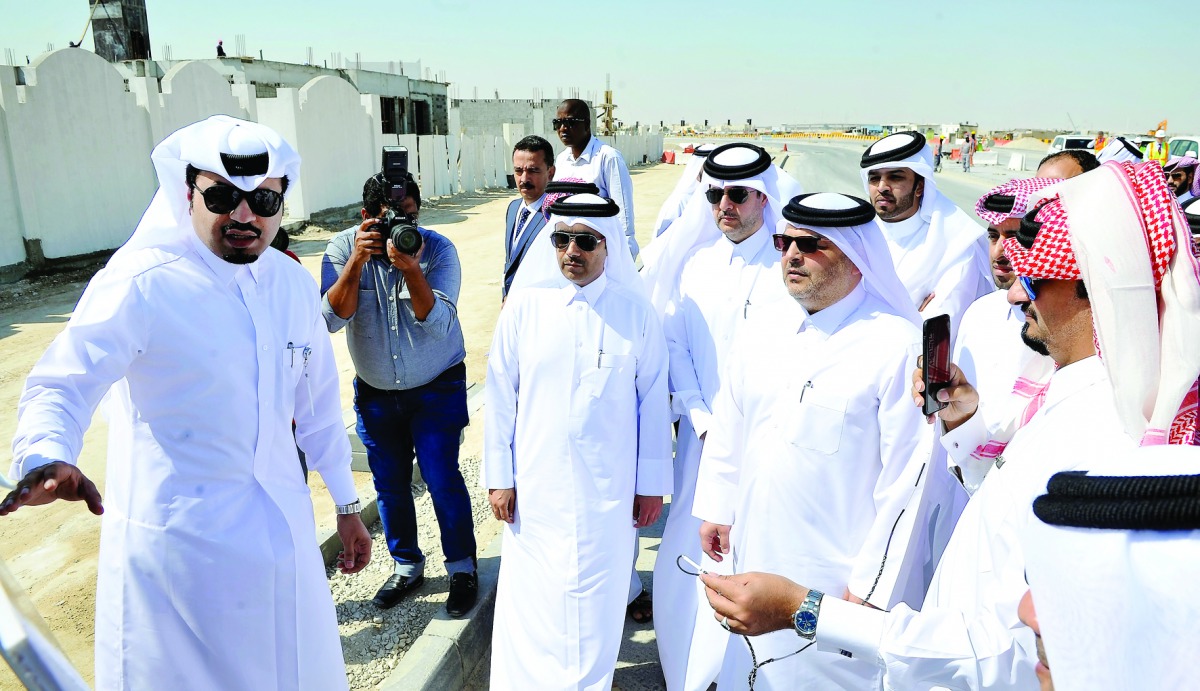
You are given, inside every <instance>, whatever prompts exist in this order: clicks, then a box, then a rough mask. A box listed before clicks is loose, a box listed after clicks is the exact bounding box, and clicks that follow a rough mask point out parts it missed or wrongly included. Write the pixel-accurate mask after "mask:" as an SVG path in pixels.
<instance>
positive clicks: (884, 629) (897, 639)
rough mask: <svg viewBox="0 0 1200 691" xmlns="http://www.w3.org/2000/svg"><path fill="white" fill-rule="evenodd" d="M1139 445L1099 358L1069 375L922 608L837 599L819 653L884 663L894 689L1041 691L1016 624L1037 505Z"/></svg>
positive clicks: (1058, 382) (971, 506)
mask: <svg viewBox="0 0 1200 691" xmlns="http://www.w3.org/2000/svg"><path fill="white" fill-rule="evenodd" d="M1134 446H1135V443H1134V441H1133V439H1131V438H1130V437H1129V436H1128V435H1126V434H1125V433H1124V432H1123V431H1122V426H1121V423H1120V420H1119V419H1118V417H1117V411H1116V406H1115V404H1114V401H1113V389H1112V384H1111V383H1110V382H1109V379H1108V375H1107V373H1106V372H1105V369H1104V364H1103V363H1102V362H1101V361H1100V358H1098V357H1095V356H1093V357H1090V358H1087V359H1084V360H1080V361H1079V362H1076V363H1073V364H1071V365H1068V366H1066V367H1063V368H1062V369H1060V370H1058V371H1057V372H1055V373H1054V375H1053V376H1052V377H1051V379H1050V387H1049V389H1048V390H1047V391H1046V401H1045V404H1044V405H1043V406H1042V407H1041V408H1040V409H1039V410H1038V412H1037V414H1036V415H1035V416H1034V417H1033V418H1032V419H1031V420H1030V421H1029V423H1028V424H1026V425H1025V426H1024V427H1022V428H1021V429H1020V431H1019V432H1018V433H1017V435H1016V436H1015V437H1013V440H1012V443H1011V444H1009V446H1008V448H1007V449H1006V450H1005V454H1004V456H1005V462H1004V463H1003V464H997V467H995V468H993V469H992V470H991V472H989V473H988V475H987V477H986V478H985V479H984V481H983V484H982V485H981V486H980V488H979V490H978V491H977V492H976V493H975V494H974V495H973V496H972V497H971V501H970V502H969V503H968V504H967V508H966V510H965V511H963V514H962V516H961V517H960V518H959V522H958V526H957V527H956V528H955V530H954V535H953V536H952V537H951V538H950V543H949V545H947V547H946V551H945V553H944V554H943V555H942V561H941V563H940V564H939V565H938V570H937V573H936V574H935V575H934V579H933V583H932V584H931V586H930V589H929V594H928V595H927V596H926V598H925V604H924V606H923V607H922V609H921V611H919V612H918V611H913V609H912V608H910V607H908V606H907V605H900V606H898V607H896V608H894V609H893V610H892V611H890V612H880V611H875V610H869V609H866V608H864V607H855V606H853V605H850V604H848V603H840V602H836V601H834V602H830V600H829V599H828V598H826V600H825V602H824V603H822V606H821V614H820V618H819V620H818V622H817V637H816V638H817V645H818V648H819V649H821V650H831V651H836V650H839V649H841V650H848V651H851V652H852V653H854V654H855V656H857V657H862V658H864V659H867V660H877V661H878V664H879V665H880V667H881V668H882V669H884V670H885V678H884V681H885V684H886V686H887V688H896V689H943V688H952V689H985V688H986V689H1036V688H1037V687H1038V682H1037V678H1036V676H1035V675H1034V665H1035V664H1036V663H1037V652H1036V650H1035V648H1034V636H1033V632H1032V631H1031V630H1030V629H1029V628H1028V627H1026V626H1025V625H1024V624H1021V623H1020V621H1019V620H1018V619H1017V605H1018V603H1019V602H1020V600H1021V597H1022V596H1023V595H1024V594H1025V591H1026V590H1028V589H1029V585H1028V584H1027V583H1026V581H1025V558H1024V552H1023V550H1022V547H1021V540H1022V538H1023V537H1024V531H1025V530H1026V526H1027V525H1028V524H1029V522H1030V521H1031V520H1032V519H1033V509H1032V504H1033V500H1034V498H1035V497H1037V496H1038V495H1040V494H1042V493H1043V492H1045V490H1046V482H1047V481H1048V480H1049V479H1050V476H1051V475H1053V474H1055V473H1057V472H1062V471H1068V470H1074V469H1076V468H1086V467H1088V464H1089V463H1090V462H1091V461H1092V459H1094V458H1097V457H1104V456H1107V455H1109V454H1112V453H1113V452H1114V451H1120V450H1121V449H1130V448H1133V447H1134ZM1051 665H1053V662H1052V663H1051Z"/></svg>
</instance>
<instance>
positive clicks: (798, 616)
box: [792, 590, 825, 641]
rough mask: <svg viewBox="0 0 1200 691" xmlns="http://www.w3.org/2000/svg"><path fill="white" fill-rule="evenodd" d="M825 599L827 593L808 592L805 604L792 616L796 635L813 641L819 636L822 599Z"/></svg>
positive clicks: (818, 591)
mask: <svg viewBox="0 0 1200 691" xmlns="http://www.w3.org/2000/svg"><path fill="white" fill-rule="evenodd" d="M823 597H825V593H822V592H821V591H820V590H810V591H808V596H807V597H805V598H804V602H802V603H800V609H798V610H796V613H795V614H793V615H792V626H794V627H795V628H796V633H797V634H798V635H799V636H800V637H801V638H804V639H806V640H810V641H811V640H812V639H813V638H814V637H816V635H817V617H818V616H820V614H821V598H823Z"/></svg>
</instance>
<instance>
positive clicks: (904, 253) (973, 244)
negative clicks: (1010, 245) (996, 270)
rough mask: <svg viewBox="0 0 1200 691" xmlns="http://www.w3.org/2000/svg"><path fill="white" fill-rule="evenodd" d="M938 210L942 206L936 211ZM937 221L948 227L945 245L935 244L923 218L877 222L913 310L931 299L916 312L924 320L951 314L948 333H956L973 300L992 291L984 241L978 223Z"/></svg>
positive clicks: (959, 218) (955, 218)
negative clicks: (931, 296)
mask: <svg viewBox="0 0 1200 691" xmlns="http://www.w3.org/2000/svg"><path fill="white" fill-rule="evenodd" d="M939 208H941V207H939ZM935 218H936V219H937V221H938V222H940V223H943V224H946V225H948V226H953V228H954V231H955V232H954V233H953V234H951V235H950V238H951V240H950V241H949V242H948V243H944V244H943V243H942V242H935V241H934V240H932V239H931V238H930V237H929V235H930V232H929V231H930V220H928V219H927V218H926V217H925V216H924V215H923V214H921V213H916V214H914V215H913V216H912V217H910V218H907V219H905V220H903V221H897V222H895V223H886V222H884V221H878V224H879V227H880V228H882V229H883V237H884V238H885V239H886V240H887V244H888V249H889V250H890V251H891V253H892V263H893V265H894V266H895V267H896V275H897V276H899V277H900V282H901V283H903V284H904V287H905V288H906V289H908V297H909V299H911V300H912V302H913V305H914V306H916V307H917V308H918V309H920V308H921V304H922V303H923V302H924V301H925V299H926V298H928V297H929V296H930V295H933V299H931V300H930V301H929V304H928V305H926V306H925V309H923V310H921V317H922V318H924V319H928V318H930V317H933V316H936V315H939V314H948V315H950V333H951V334H952V335H953V334H957V333H958V324H959V322H960V321H961V320H962V316H963V313H964V312H966V311H967V307H969V306H970V305H971V303H972V302H974V301H975V300H976V299H977V298H979V297H981V296H983V295H986V294H987V293H989V292H990V291H992V290H993V289H994V288H995V284H993V283H992V280H991V278H990V277H989V276H988V275H987V274H985V273H984V272H983V268H982V267H986V266H987V264H988V262H987V256H988V254H987V251H988V250H987V236H986V235H984V234H983V229H982V228H980V227H979V225H978V224H976V223H974V222H972V221H971V220H970V219H969V218H967V217H966V215H965V214H963V213H962V212H961V211H958V212H957V213H954V214H952V215H950V216H948V217H943V216H941V215H940V214H938V215H936V216H935Z"/></svg>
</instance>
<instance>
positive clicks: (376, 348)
mask: <svg viewBox="0 0 1200 691" xmlns="http://www.w3.org/2000/svg"><path fill="white" fill-rule="evenodd" d="M388 189H389V186H388V185H387V184H386V182H385V181H384V179H383V177H382V174H378V175H374V176H372V177H370V178H368V179H367V180H366V182H365V183H364V184H363V208H362V212H361V213H362V218H363V221H362V223H361V224H360V225H357V226H352V227H350V228H347V229H346V230H344V231H342V232H341V233H339V234H338V235H336V236H334V238H333V239H332V240H330V241H329V246H328V247H327V248H326V250H325V257H324V258H323V260H322V262H321V289H322V292H323V294H324V300H323V301H322V313H323V314H324V316H325V322H326V324H327V325H328V327H329V331H330V332H335V331H338V330H339V329H342V328H345V329H346V345H347V346H349V349H350V358H351V360H353V361H354V370H355V373H356V376H355V379H354V410H355V412H356V413H357V416H358V425H357V432H358V436H359V438H360V439H362V443H363V446H364V447H366V450H367V463H368V464H369V465H370V467H371V475H372V477H373V478H374V480H375V490H376V492H377V495H378V502H379V519H380V521H381V522H382V523H383V532H384V535H385V536H386V537H387V543H388V551H389V552H390V553H391V556H392V560H393V562H394V565H393V567H392V574H391V575H390V576H389V577H388V579H387V580H386V581H385V582H384V583H383V585H382V586H381V587H380V589H379V591H378V592H377V593H376V594H375V598H374V599H373V600H372V602H373V603H374V604H375V606H376V607H379V608H381V609H388V608H391V607H393V606H395V605H396V604H398V603H399V602H400V601H401V600H402V599H404V597H405V596H406V595H408V594H409V593H410V592H412V591H414V590H416V589H417V588H419V587H421V585H422V584H423V583H424V582H425V555H424V553H423V552H422V551H421V547H420V544H419V543H418V539H417V538H418V532H417V531H418V526H417V514H416V506H415V504H414V503H413V495H412V487H411V485H412V469H413V459H414V457H415V458H416V462H417V464H418V465H419V467H420V469H421V477H422V478H423V479H424V481H425V484H426V485H427V486H428V487H429V496H430V498H431V499H432V500H433V506H434V509H435V513H436V515H437V519H438V526H439V527H440V528H441V541H442V556H443V557H444V559H445V564H446V572H447V573H448V574H449V577H450V593H449V596H448V597H447V599H446V612H447V613H448V614H450V616H452V617H461V616H463V615H464V614H466V612H467V611H468V610H470V609H471V607H472V606H473V605H474V604H475V598H476V594H477V592H478V583H477V577H476V573H475V524H474V520H473V519H472V518H471V498H470V496H469V495H468V493H467V486H466V482H465V481H464V480H463V477H462V473H461V472H460V471H459V467H458V450H459V435H460V434H461V432H462V429H463V428H464V427H466V425H467V423H468V421H469V420H468V416H467V388H466V378H467V370H466V366H465V365H464V364H463V360H464V358H465V357H466V348H465V346H464V342H463V334H462V326H461V325H460V323H459V320H458V308H457V303H458V293H459V287H460V285H461V282H462V268H461V265H460V264H459V260H458V251H457V250H456V249H455V248H454V245H453V243H451V242H450V240H448V239H447V238H446V237H445V236H443V235H441V234H439V233H436V232H434V231H432V230H429V229H428V228H418V230H419V232H420V233H421V240H422V242H421V246H420V249H419V250H418V251H417V253H416V254H415V255H408V254H405V253H403V252H401V251H399V250H398V249H397V248H396V247H395V246H394V245H393V244H392V241H391V240H390V239H385V238H384V237H383V235H382V233H381V232H380V228H379V226H378V225H377V224H378V223H379V219H380V218H381V217H382V215H383V214H384V213H385V212H386V211H388V210H389V208H390V206H391V205H393V204H394V203H395V202H394V201H393V200H392V199H391V198H390V197H389V193H388ZM398 206H399V208H397V209H393V210H394V211H397V212H400V213H402V214H407V215H408V216H409V217H410V218H415V217H416V215H417V214H418V213H419V212H420V209H421V189H420V188H419V187H418V186H417V183H416V182H415V181H414V180H413V179H412V177H411V176H410V177H409V178H408V181H407V183H406V184H405V194H404V197H403V198H402V199H401V200H400V202H399V204H398Z"/></svg>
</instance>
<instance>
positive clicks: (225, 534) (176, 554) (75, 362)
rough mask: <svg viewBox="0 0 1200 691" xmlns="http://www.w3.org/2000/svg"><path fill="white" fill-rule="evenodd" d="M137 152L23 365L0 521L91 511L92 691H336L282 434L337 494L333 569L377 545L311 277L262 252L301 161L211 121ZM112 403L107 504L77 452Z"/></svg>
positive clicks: (246, 125) (320, 597)
mask: <svg viewBox="0 0 1200 691" xmlns="http://www.w3.org/2000/svg"><path fill="white" fill-rule="evenodd" d="M151 159H152V160H153V161H154V166H155V168H156V170H157V172H158V177H159V183H160V187H159V189H158V192H157V194H155V196H154V199H153V201H151V203H150V207H149V209H147V211H146V213H145V215H143V216H142V219H141V222H140V223H139V224H138V227H137V230H135V231H134V233H133V236H132V237H131V238H130V239H129V241H128V242H126V244H125V245H124V246H123V247H122V248H121V249H119V250H118V251H117V253H116V254H115V255H114V256H113V258H112V259H111V260H110V261H109V263H108V265H107V266H106V267H105V268H104V269H103V270H102V271H100V273H98V274H97V275H96V276H95V278H93V279H92V281H91V282H90V283H89V284H88V287H87V290H85V291H84V294H83V297H82V298H81V299H80V301H79V305H78V306H77V307H76V310H75V313H74V314H73V315H72V317H71V320H70V321H69V322H68V324H67V327H66V329H65V330H64V331H63V332H62V333H61V334H59V336H58V337H57V338H56V339H55V340H54V343H52V344H51V345H50V348H49V349H48V350H47V351H46V353H45V355H43V356H42V359H41V360H39V361H38V363H37V365H35V366H34V368H33V371H32V372H31V373H30V374H29V379H28V381H27V382H26V386H25V392H24V394H23V395H22V397H21V402H20V408H19V419H18V422H17V432H16V437H15V439H14V440H13V465H12V470H11V473H10V474H11V475H12V477H13V478H21V481H20V483H19V485H18V488H17V489H16V490H15V491H14V492H12V493H11V494H9V495H8V497H6V498H5V499H4V501H3V502H2V503H0V514H6V513H9V512H11V511H14V510H17V509H18V508H20V507H21V506H23V505H26V504H44V503H47V502H50V501H53V500H54V499H56V498H59V499H74V500H79V499H81V500H83V501H85V502H86V503H87V505H88V508H89V509H90V510H91V511H92V512H93V513H96V514H99V513H101V512H102V511H103V512H104V519H103V523H102V529H101V538H100V557H99V559H100V562H99V568H98V571H99V573H98V580H97V587H96V686H97V688H101V689H117V688H120V689H126V688H132V689H143V688H145V689H150V688H211V689H252V688H296V689H336V688H342V689H344V688H346V686H347V684H346V675H345V667H344V664H343V661H342V653H341V641H340V638H339V636H338V628H337V618H336V615H335V612H334V607H333V600H332V598H331V597H330V592H329V584H328V581H327V579H326V577H325V567H324V564H323V562H322V559H321V553H320V550H319V549H318V547H317V544H316V541H315V540H314V539H313V536H314V533H315V526H314V523H313V508H312V502H311V500H310V498H309V492H308V487H307V485H306V484H305V480H304V477H303V476H302V474H301V472H300V463H299V460H298V458H297V454H296V447H297V445H298V446H299V447H300V448H301V449H302V450H303V451H304V453H305V455H306V457H307V462H308V467H309V468H310V469H312V470H315V471H317V472H319V473H320V474H321V476H322V478H323V479H324V481H325V484H326V486H327V487H328V488H329V492H330V494H331V495H332V497H333V500H334V502H335V503H336V504H337V513H338V517H337V528H338V534H339V535H340V537H341V539H342V544H343V546H344V551H343V553H342V556H341V558H340V561H341V566H342V570H343V572H347V573H350V572H354V571H358V570H360V569H362V568H363V567H364V566H366V564H367V561H368V560H369V558H370V549H371V540H370V535H369V534H368V533H367V531H366V528H365V527H364V526H363V523H362V521H361V520H360V519H359V516H358V511H359V504H358V499H357V498H356V496H355V489H354V480H353V478H352V477H351V474H350V447H349V442H348V440H347V438H346V429H345V426H344V425H343V424H342V414H341V404H340V398H339V396H338V381H337V370H336V366H335V364H334V358H333V354H332V351H331V348H330V343H329V334H328V332H327V331H326V330H325V326H324V322H323V320H322V318H321V312H320V301H319V298H318V296H317V286H316V284H315V283H314V281H313V279H312V277H311V276H310V275H309V274H308V272H306V271H305V270H304V269H303V268H302V267H301V266H300V265H299V264H297V263H296V262H294V261H292V260H291V259H290V258H288V257H287V256H285V255H284V254H283V253H282V252H278V251H276V250H273V249H270V248H269V245H270V242H271V240H272V239H273V238H274V236H275V233H276V231H277V230H278V228H279V224H280V219H281V218H282V215H283V213H282V212H283V195H284V194H285V193H286V191H287V189H288V188H289V187H291V186H294V185H295V184H296V183H297V175H298V173H299V168H300V157H299V156H298V155H297V154H296V152H295V151H294V150H293V149H292V147H291V146H289V145H288V143H287V142H285V141H284V140H283V139H282V138H281V137H280V136H279V135H278V134H277V133H275V132H274V131H273V130H271V129H269V128H267V127H264V126H262V125H259V124H256V123H253V122H246V121H244V120H237V119H234V118H230V117H227V116H214V117H211V118H209V119H207V120H204V121H202V122H199V123H196V124H194V125H189V126H187V127H185V128H183V129H181V130H179V131H177V132H175V133H174V134H172V135H170V136H168V137H167V138H166V139H165V140H164V141H163V142H162V143H161V144H159V145H158V146H157V147H155V149H154V152H153V153H152V154H151ZM106 394H107V401H108V421H109V425H110V430H109V454H108V470H107V478H108V483H107V487H106V490H107V492H108V497H107V501H106V505H105V506H104V507H103V508H102V507H101V504H100V495H99V493H98V492H97V490H96V487H95V485H94V484H92V482H91V481H90V480H88V479H87V477H86V476H84V474H83V473H82V472H81V471H80V470H79V469H78V468H76V467H75V465H74V463H75V462H76V459H77V457H78V455H79V449H80V445H81V444H82V437H83V432H84V430H86V429H87V426H88V423H89V422H90V421H91V419H92V411H93V410H94V409H95V407H96V406H97V404H98V403H99V402H100V400H101V399H102V398H104V397H105V395H106ZM293 420H295V426H296V427H295V429H296V436H295V441H293V438H292V421H293ZM105 509H106V510H105Z"/></svg>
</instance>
